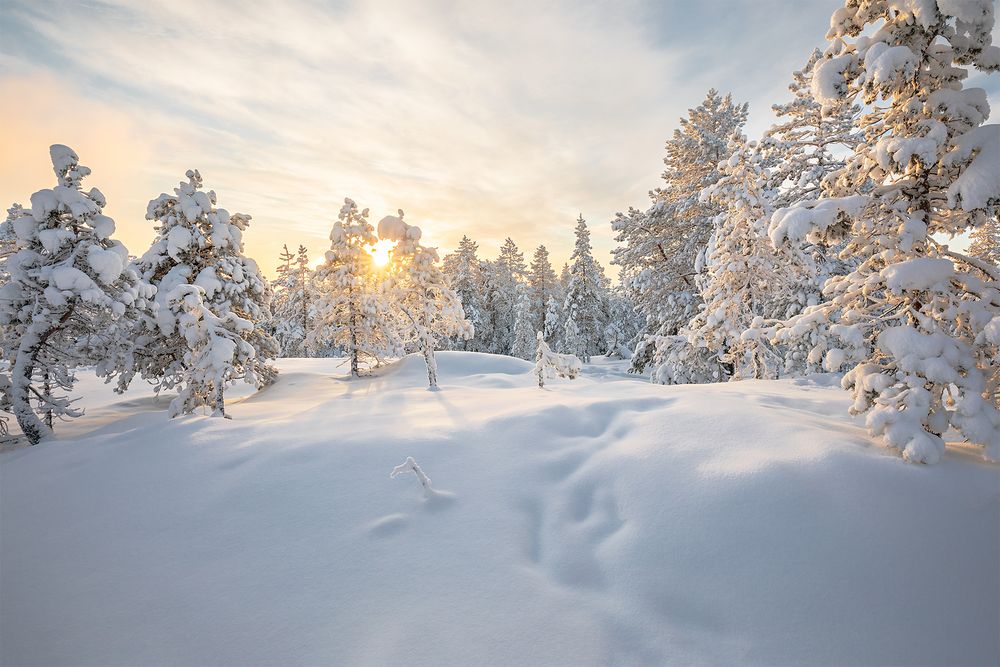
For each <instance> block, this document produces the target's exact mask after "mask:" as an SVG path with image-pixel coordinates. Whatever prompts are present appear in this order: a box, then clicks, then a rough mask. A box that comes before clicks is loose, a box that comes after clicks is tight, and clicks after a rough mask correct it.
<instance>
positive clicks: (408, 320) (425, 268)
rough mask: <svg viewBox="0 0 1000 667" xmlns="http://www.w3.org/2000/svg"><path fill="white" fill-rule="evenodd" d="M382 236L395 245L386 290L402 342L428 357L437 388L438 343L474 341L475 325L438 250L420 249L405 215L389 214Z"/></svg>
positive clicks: (431, 382)
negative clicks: (450, 281) (396, 314)
mask: <svg viewBox="0 0 1000 667" xmlns="http://www.w3.org/2000/svg"><path fill="white" fill-rule="evenodd" d="M378 236H379V238H380V239H382V240H383V241H393V242H395V243H396V245H395V247H394V248H393V249H392V253H391V255H390V263H389V280H388V281H387V286H386V289H387V291H388V294H389V297H390V299H389V302H390V304H391V305H392V307H393V308H395V309H397V310H399V311H400V313H401V316H399V317H397V318H396V321H397V322H398V323H399V325H400V330H399V332H398V334H397V335H398V337H399V339H400V340H401V341H402V342H403V344H404V345H410V346H415V347H416V348H417V349H418V350H420V352H421V354H423V355H424V362H425V364H426V366H427V384H428V386H429V387H430V388H431V389H435V388H437V386H438V383H437V361H436V360H435V358H434V350H435V349H436V348H437V346H438V341H440V340H445V339H447V338H448V337H450V336H458V337H461V338H466V339H468V338H472V336H473V333H474V331H473V328H472V324H471V323H470V322H469V321H468V320H467V319H465V313H464V312H463V311H462V300H461V298H459V296H458V294H457V293H456V292H455V291H454V290H453V289H451V287H450V286H449V285H448V278H447V277H446V276H445V274H444V271H442V269H441V267H440V266H439V262H438V254H437V249H435V248H428V247H426V246H424V245H421V243H420V238H421V236H422V232H421V230H420V228H419V227H416V226H414V225H409V224H407V223H406V222H404V221H403V211H401V210H400V211H398V215H395V216H393V215H387V216H385V217H384V218H382V220H380V221H379V223H378Z"/></svg>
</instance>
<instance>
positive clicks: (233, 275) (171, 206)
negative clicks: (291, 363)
mask: <svg viewBox="0 0 1000 667" xmlns="http://www.w3.org/2000/svg"><path fill="white" fill-rule="evenodd" d="M185 177H186V178H187V181H181V182H180V184H179V185H178V187H176V188H174V194H172V195H171V194H166V193H164V194H161V195H160V196H159V197H157V198H156V199H153V200H151V201H150V202H149V205H148V206H147V208H146V219H147V220H152V221H154V222H155V223H156V227H155V230H156V236H155V238H154V240H153V243H152V245H151V246H150V248H149V250H147V251H146V253H145V254H144V255H143V256H142V257H140V258H139V259H138V260H136V262H135V268H136V270H137V271H138V272H139V274H140V275H141V276H142V278H143V280H145V281H147V282H148V283H150V284H151V285H153V286H155V287H156V306H157V307H156V309H155V310H154V311H152V312H149V313H147V314H146V315H145V316H144V317H143V318H142V320H141V321H140V322H139V324H138V326H137V328H136V331H135V342H136V351H135V355H134V359H133V362H134V363H133V364H132V365H131V367H130V369H129V372H128V373H127V374H123V376H122V377H121V380H120V382H119V390H124V388H125V387H127V386H128V384H129V382H130V381H131V380H132V378H133V377H134V375H136V374H138V375H140V376H141V377H142V378H144V379H146V380H148V381H150V382H151V383H153V386H154V387H155V389H156V391H157V392H159V391H162V390H170V389H173V388H176V387H181V390H180V394H179V396H178V398H177V399H176V400H174V401H173V402H172V403H171V416H176V415H180V414H188V413H191V412H194V411H195V410H196V409H197V408H199V407H201V406H203V405H207V406H209V407H211V408H212V409H213V414H214V415H216V416H225V403H224V392H225V386H226V385H227V384H229V383H231V382H234V381H237V380H244V381H245V382H247V383H248V384H250V385H253V386H254V387H257V388H260V387H263V386H265V385H268V384H270V383H271V382H273V381H274V378H275V376H276V375H277V369H276V368H275V367H274V366H271V365H270V364H269V363H267V362H268V360H270V359H273V358H274V357H276V356H277V355H278V352H279V348H278V343H277V342H276V341H275V340H274V338H273V337H272V336H271V335H270V334H269V333H268V332H267V331H266V330H265V328H264V327H265V325H266V321H267V317H268V315H267V313H268V311H269V308H270V298H271V289H270V286H269V285H268V283H267V281H266V280H265V279H264V276H263V275H262V274H261V272H260V269H259V268H258V266H257V263H256V262H255V261H254V260H252V259H250V258H249V257H246V256H245V255H244V254H243V232H244V231H245V230H246V229H247V227H248V226H249V224H250V216H249V215H245V214H242V213H233V214H230V213H229V211H227V210H226V209H223V208H216V195H215V192H214V191H212V190H209V191H208V192H205V191H204V190H203V189H202V187H203V183H202V177H201V174H200V173H199V172H198V170H189V171H187V172H186V174H185Z"/></svg>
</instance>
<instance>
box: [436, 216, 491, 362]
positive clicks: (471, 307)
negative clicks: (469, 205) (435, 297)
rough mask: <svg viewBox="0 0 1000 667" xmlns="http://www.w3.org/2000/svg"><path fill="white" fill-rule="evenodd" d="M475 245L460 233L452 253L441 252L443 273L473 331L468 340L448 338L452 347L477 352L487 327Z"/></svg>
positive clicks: (481, 278) (460, 337) (481, 281)
mask: <svg viewBox="0 0 1000 667" xmlns="http://www.w3.org/2000/svg"><path fill="white" fill-rule="evenodd" d="M478 251H479V244H477V243H476V242H475V241H473V240H472V239H470V238H469V237H468V236H462V240H461V241H459V242H458V249H457V250H455V252H452V253H449V254H448V255H445V258H444V261H443V265H444V272H445V275H446V276H448V283H449V284H450V285H451V289H453V290H454V291H455V293H456V294H458V298H459V299H460V300H461V302H462V311H463V312H464V313H465V317H466V319H468V320H469V322H470V323H471V324H472V328H473V330H474V331H475V332H476V333H475V336H474V337H473V338H471V339H467V338H464V337H462V336H458V337H456V338H453V339H452V340H451V341H450V346H451V347H453V348H454V349H456V350H466V351H473V352H481V351H483V350H482V347H481V341H482V340H483V339H484V337H485V334H486V328H487V322H486V320H487V318H486V312H485V308H484V305H483V301H484V286H483V276H482V271H481V269H480V261H479V257H478V255H477V254H476V253H477V252H478Z"/></svg>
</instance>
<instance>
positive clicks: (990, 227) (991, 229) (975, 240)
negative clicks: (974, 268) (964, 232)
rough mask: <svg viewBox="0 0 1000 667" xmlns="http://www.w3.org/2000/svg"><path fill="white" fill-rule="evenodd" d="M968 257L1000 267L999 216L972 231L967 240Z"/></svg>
mask: <svg viewBox="0 0 1000 667" xmlns="http://www.w3.org/2000/svg"><path fill="white" fill-rule="evenodd" d="M969 255H971V256H972V257H975V258H976V259H979V260H982V261H984V262H989V263H991V264H992V265H993V266H1000V214H998V215H995V216H993V217H992V218H990V219H989V220H988V221H987V222H985V223H983V224H982V225H980V226H979V227H976V229H975V230H973V232H972V236H971V238H970V239H969Z"/></svg>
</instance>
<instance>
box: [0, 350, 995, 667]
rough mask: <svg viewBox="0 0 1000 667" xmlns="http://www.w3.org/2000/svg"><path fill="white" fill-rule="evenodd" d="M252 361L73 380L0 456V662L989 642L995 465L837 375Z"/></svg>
mask: <svg viewBox="0 0 1000 667" xmlns="http://www.w3.org/2000/svg"><path fill="white" fill-rule="evenodd" d="M281 368H282V375H281V378H280V380H279V382H278V384H276V385H275V386H273V387H271V388H269V389H267V390H265V391H263V392H261V393H259V394H256V395H253V396H245V391H244V395H243V396H242V397H241V396H239V395H237V394H236V392H234V394H233V395H234V398H233V400H232V401H231V404H230V407H229V411H230V413H231V414H232V415H233V417H234V419H233V420H232V421H229V420H222V419H211V418H207V417H188V418H178V419H175V420H172V421H171V420H168V419H167V416H166V405H167V403H168V400H167V399H166V398H163V399H160V400H159V401H158V402H157V401H155V400H154V399H153V398H152V397H151V396H150V395H149V394H148V392H145V391H143V390H142V389H141V388H137V389H136V390H134V391H133V392H132V393H130V394H129V395H127V396H125V397H118V396H115V395H114V394H113V393H111V391H110V390H109V389H108V388H106V387H104V386H102V385H100V384H99V383H98V382H97V381H95V380H94V379H93V378H92V377H88V378H84V381H83V382H82V386H81V391H82V393H84V394H85V395H86V396H87V399H86V401H85V403H86V404H87V406H88V413H87V416H85V417H84V418H82V419H80V420H77V421H76V422H74V423H72V424H69V425H67V426H65V427H63V428H62V429H61V433H62V439H61V440H60V441H53V442H48V443H43V444H42V445H39V446H37V447H34V448H30V449H20V450H16V451H12V452H7V453H4V454H2V455H0V475H2V478H0V482H2V484H0V489H2V491H0V493H2V495H0V507H2V510H0V511H2V515H0V520H2V524H0V527H2V531H0V538H2V543H0V566H2V568H0V577H2V579H0V632H2V636H0V646H2V649H0V651H2V652H0V662H3V663H4V664H12V665H13V664H46V665H54V664H162V663H171V664H199V665H204V664H229V665H236V664H239V665H250V664H296V663H311V664H318V663H324V664H360V663H364V664H373V663H374V664H387V663H394V664H482V663H494V664H497V663H504V664H574V665H579V664H598V663H607V662H617V663H664V662H672V663H678V662H680V663H690V662H696V663H714V664H718V663H735V662H754V663H796V664H815V663H840V664H844V663H883V664H884V663H895V664H903V663H905V664H924V663H931V664H933V663H936V664H945V663H947V664H960V663H961V664H972V663H977V664H985V663H989V664H996V663H997V662H998V661H1000V638H998V633H997V628H998V627H1000V567H998V563H1000V467H997V466H995V465H989V464H985V463H983V462H981V461H979V460H978V459H977V458H976V457H975V456H974V455H972V454H967V453H964V452H962V451H961V450H957V449H956V450H950V451H949V453H948V455H947V456H946V457H945V459H944V461H943V463H942V464H940V465H938V466H935V467H930V468H928V467H922V466H916V465H910V464H906V463H904V462H902V461H901V460H899V459H898V458H896V457H894V456H892V455H890V454H888V453H886V452H884V451H882V450H880V449H878V448H876V447H874V446H872V445H871V444H870V443H869V441H868V440H867V438H866V437H865V435H864V432H863V431H862V430H861V428H860V427H859V426H858V425H857V424H856V423H854V422H853V421H851V420H849V419H848V418H847V417H846V416H845V411H846V403H847V397H846V395H845V394H844V393H843V392H841V391H840V390H838V389H835V388H830V387H824V386H821V384H822V383H819V384H818V383H810V382H798V383H796V382H791V381H781V382H741V383H734V384H728V385H712V386H684V387H663V386H656V385H650V384H648V383H646V382H643V381H642V380H639V379H636V378H629V377H627V376H625V375H624V373H623V372H622V369H621V367H620V366H619V365H615V364H612V363H610V362H605V361H603V360H597V363H595V364H594V365H591V366H588V367H587V368H586V370H585V374H584V377H583V378H581V379H579V380H576V381H574V382H569V381H565V380H556V381H553V382H552V383H551V385H549V386H547V387H546V389H545V390H539V389H538V388H537V387H536V386H535V382H534V378H533V377H532V376H531V374H530V369H531V365H530V364H528V363H526V362H522V361H518V360H514V359H509V358H503V357H494V356H490V355H479V354H463V353H444V354H440V373H441V384H442V391H439V392H429V391H427V390H426V388H425V387H424V382H425V375H424V369H423V366H422V362H421V361H420V360H419V359H418V358H407V359H405V360H403V361H402V362H400V363H399V364H397V365H395V366H393V367H390V368H386V369H383V370H382V371H381V372H380V373H378V375H377V376H376V377H372V378H366V379H361V380H354V381H350V380H347V379H346V378H345V377H344V373H343V370H342V368H340V367H339V366H338V365H337V362H336V361H335V360H286V361H283V362H282V363H281ZM407 456H412V457H414V458H415V459H416V461H417V462H418V463H419V464H420V466H421V467H422V468H423V470H424V471H425V472H426V473H427V474H428V475H429V476H430V478H431V479H432V480H433V484H434V487H435V488H436V489H438V490H440V491H441V494H440V495H439V496H437V497H435V498H432V499H431V500H426V499H425V498H424V497H423V495H422V490H421V487H420V484H419V483H418V481H417V479H415V478H414V476H413V475H404V476H402V477H399V478H397V479H390V478H389V472H390V471H391V470H392V469H393V467H394V466H396V465H398V464H401V463H403V461H404V460H405V459H406V457H407Z"/></svg>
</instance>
